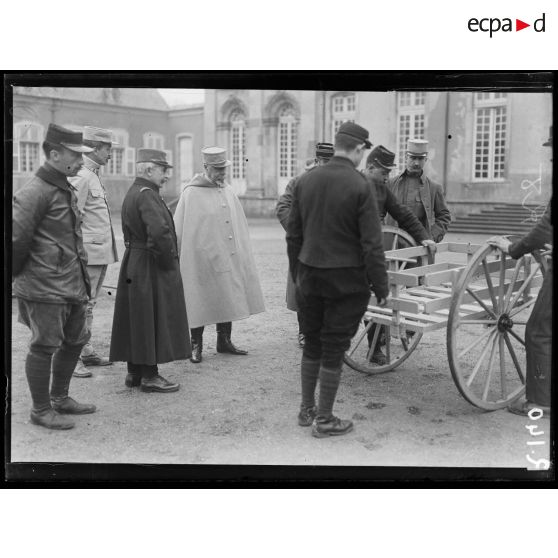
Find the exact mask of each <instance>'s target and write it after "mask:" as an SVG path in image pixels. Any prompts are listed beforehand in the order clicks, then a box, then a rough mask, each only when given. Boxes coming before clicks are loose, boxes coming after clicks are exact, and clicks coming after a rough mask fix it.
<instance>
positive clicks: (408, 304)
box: [387, 297, 423, 314]
mask: <svg viewBox="0 0 558 558" xmlns="http://www.w3.org/2000/svg"><path fill="white" fill-rule="evenodd" d="M387 305H388V308H393V310H401V311H404V312H411V313H413V314H419V313H421V312H422V308H423V305H422V304H420V301H415V300H409V299H407V298H401V297H399V298H390V299H388V304H387Z"/></svg>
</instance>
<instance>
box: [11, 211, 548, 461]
mask: <svg viewBox="0 0 558 558" xmlns="http://www.w3.org/2000/svg"><path fill="white" fill-rule="evenodd" d="M115 231H116V232H117V235H118V236H117V239H118V242H119V248H120V250H119V254H120V256H122V254H123V252H124V249H123V243H122V236H121V229H120V222H119V221H117V222H115ZM250 233H251V240H252V246H253V249H254V253H255V257H256V263H257V266H258V270H259V273H260V279H261V282H262V288H263V292H264V296H265V303H266V312H265V313H262V314H259V315H256V316H252V317H251V318H249V319H246V320H242V321H240V322H235V323H234V324H233V332H232V339H233V341H234V343H235V344H236V345H238V346H239V347H241V348H246V349H248V350H249V355H248V356H244V357H241V356H232V355H222V354H218V353H217V352H216V350H215V343H216V335H215V328H214V327H212V326H210V327H208V328H206V333H205V336H204V353H203V354H204V360H203V362H202V363H201V364H197V365H196V364H192V363H190V361H179V362H174V363H170V364H165V365H162V366H161V367H160V370H161V374H162V375H163V376H165V377H167V378H168V379H170V380H173V381H177V382H179V383H180V384H181V389H180V391H178V392H176V393H171V394H147V393H142V392H141V391H139V390H138V389H137V388H135V389H129V388H126V387H125V386H124V377H125V374H126V366H125V363H115V364H114V365H112V366H107V367H101V368H92V369H91V370H92V372H93V377H91V378H83V379H81V378H74V379H73V380H72V384H71V386H70V393H71V395H73V396H74V397H75V398H76V399H77V400H78V401H83V402H90V403H95V404H96V405H97V407H98V411H97V412H96V413H94V414H91V415H83V416H78V417H76V427H75V428H74V429H73V430H69V431H50V430H46V429H44V428H41V427H38V426H34V425H32V424H31V423H30V421H29V409H30V406H31V399H30V395H29V392H28V387H27V383H26V379H25V373H24V359H25V355H26V351H27V344H28V341H29V331H28V330H27V329H26V328H25V327H24V326H23V325H21V324H20V323H18V321H17V307H16V304H15V301H14V302H13V304H12V343H13V344H12V372H11V382H10V394H11V402H12V415H11V461H12V462H26V461H31V462H60V461H64V462H84V463H148V464H153V463H165V464H252V465H259V464H270V465H359V466H434V467H444V466H451V467H517V468H526V467H527V466H528V465H529V463H528V461H527V460H526V454H528V453H529V451H530V450H531V446H529V445H527V442H528V441H529V440H530V439H531V436H530V434H529V431H528V430H527V429H526V425H527V424H528V423H529V419H526V418H522V417H519V416H516V415H512V414H510V413H508V412H507V411H505V410H502V411H495V412H484V411H481V410H480V409H477V408H475V407H473V406H472V405H470V404H469V403H468V402H467V401H465V400H464V399H463V398H462V397H461V396H460V394H459V392H458V390H457V388H456V387H455V385H454V383H453V380H452V378H451V374H450V371H449V367H448V365H447V356H446V337H445V335H446V333H445V330H439V331H435V332H433V333H427V334H425V335H424V337H423V339H422V340H421V342H420V344H419V346H418V348H417V349H416V351H415V352H414V353H413V354H412V355H411V357H410V358H409V359H408V360H407V361H406V362H405V363H403V365H401V366H400V367H399V368H397V369H396V370H395V371H393V372H390V373H387V374H382V375H378V376H373V377H369V376H365V375H363V374H360V373H358V372H356V371H354V370H352V369H350V368H348V367H347V366H345V367H344V370H343V375H342V379H341V386H340V389H339V393H338V398H337V402H336V405H335V408H334V412H335V414H336V415H338V416H340V417H342V418H352V420H353V421H354V423H355V428H354V431H353V432H351V433H350V434H348V435H346V436H341V437H336V438H330V439H316V438H313V437H312V436H311V435H310V429H309V428H301V427H299V426H298V425H297V422H296V416H297V412H298V406H299V403H300V401H299V398H300V378H299V363H300V356H301V350H300V349H299V347H298V344H297V325H296V315H295V314H294V313H292V312H290V311H289V310H287V309H286V306H285V283H286V274H287V256H286V247H285V241H284V233H283V230H282V228H281V227H280V225H279V224H278V223H277V222H276V221H274V220H267V219H265V220H264V219H253V220H250ZM446 239H447V240H452V241H459V242H467V241H471V242H480V241H483V240H485V237H483V236H471V235H461V234H451V233H450V234H449V235H448V237H447V238H446ZM118 270H119V264H115V265H113V266H111V267H110V268H109V273H108V275H107V278H106V280H105V284H106V285H109V286H115V285H116V282H117V277H118ZM114 295H115V291H114V290H113V289H110V288H108V289H107V290H106V292H104V293H103V295H102V297H101V298H100V299H99V302H98V304H97V307H96V310H95V323H94V329H93V342H94V344H95V346H96V348H97V350H98V352H99V353H100V354H103V355H108V349H109V343H110V329H111V324H112V312H113V306H114ZM538 423H539V427H540V428H541V429H542V430H544V431H545V432H544V436H540V437H538V438H537V439H538V440H541V439H544V441H545V444H544V445H539V446H535V447H536V448H540V449H537V454H536V457H537V458H548V454H549V447H550V446H549V444H550V441H549V431H550V424H549V421H548V420H546V419H542V420H540V421H538ZM532 455H533V454H532Z"/></svg>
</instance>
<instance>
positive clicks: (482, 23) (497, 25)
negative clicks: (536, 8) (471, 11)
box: [467, 13, 546, 38]
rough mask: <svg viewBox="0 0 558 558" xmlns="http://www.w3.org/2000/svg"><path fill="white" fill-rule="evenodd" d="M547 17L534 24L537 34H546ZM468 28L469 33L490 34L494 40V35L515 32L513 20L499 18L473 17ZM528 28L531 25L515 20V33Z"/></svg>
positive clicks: (542, 17) (537, 20)
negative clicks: (500, 32) (499, 32)
mask: <svg viewBox="0 0 558 558" xmlns="http://www.w3.org/2000/svg"><path fill="white" fill-rule="evenodd" d="M545 16H546V14H544V13H543V15H542V16H541V17H539V18H538V19H535V21H534V22H533V25H532V27H533V29H534V30H535V31H536V32H537V33H544V32H545V25H546V22H545ZM467 27H468V28H469V31H472V32H473V33H477V32H478V31H482V32H483V33H490V38H492V35H493V34H494V33H497V32H498V31H503V32H510V31H514V28H513V23H512V18H509V17H504V18H503V19H500V18H499V17H484V18H482V19H478V18H476V17H472V18H471V19H470V20H469V21H468V23H467ZM527 27H531V24H530V23H525V22H524V21H522V20H521V19H517V18H515V31H521V30H522V29H526V28H527Z"/></svg>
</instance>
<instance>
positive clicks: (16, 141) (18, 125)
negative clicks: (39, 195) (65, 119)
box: [12, 120, 45, 175]
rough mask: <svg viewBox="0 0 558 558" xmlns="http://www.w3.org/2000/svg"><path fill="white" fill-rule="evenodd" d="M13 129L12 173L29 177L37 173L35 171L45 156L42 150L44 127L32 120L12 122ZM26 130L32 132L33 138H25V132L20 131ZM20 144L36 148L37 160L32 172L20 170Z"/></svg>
mask: <svg viewBox="0 0 558 558" xmlns="http://www.w3.org/2000/svg"><path fill="white" fill-rule="evenodd" d="M13 126H14V128H13V134H14V135H13V153H12V172H13V173H17V174H24V175H29V174H33V173H34V172H36V171H37V169H38V168H39V167H40V166H41V165H42V164H43V163H44V161H45V156H44V153H43V149H42V144H43V141H44V134H45V132H44V130H45V128H44V126H43V125H42V124H40V123H39V122H34V121H32V120H22V121H20V122H14V125H13ZM26 127H27V130H34V131H35V134H34V136H35V137H34V138H25V137H24V136H25V135H26V134H27V131H26V132H24V134H22V133H21V130H22V129H24V128H26ZM21 143H31V144H37V146H38V158H37V168H36V169H32V170H29V171H27V170H25V171H23V170H21V146H20V144H21Z"/></svg>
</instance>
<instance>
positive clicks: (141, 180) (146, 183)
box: [134, 176, 160, 193]
mask: <svg viewBox="0 0 558 558" xmlns="http://www.w3.org/2000/svg"><path fill="white" fill-rule="evenodd" d="M134 185H138V186H141V187H144V186H147V187H148V188H150V189H151V190H153V191H154V192H157V193H159V189H160V188H159V186H157V184H154V183H153V182H151V181H150V180H147V179H146V178H143V177H141V176H136V179H135V180H134Z"/></svg>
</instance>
